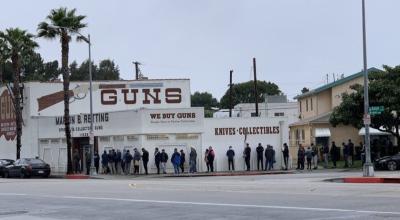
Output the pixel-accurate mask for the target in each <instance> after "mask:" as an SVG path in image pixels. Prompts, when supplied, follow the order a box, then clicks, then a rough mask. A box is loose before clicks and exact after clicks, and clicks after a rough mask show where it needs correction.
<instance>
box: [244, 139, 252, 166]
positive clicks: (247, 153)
mask: <svg viewBox="0 0 400 220" xmlns="http://www.w3.org/2000/svg"><path fill="white" fill-rule="evenodd" d="M250 155H251V148H250V145H249V143H247V145H246V147H245V148H244V151H243V157H244V162H245V163H246V170H247V171H250Z"/></svg>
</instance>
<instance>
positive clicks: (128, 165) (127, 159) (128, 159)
mask: <svg viewBox="0 0 400 220" xmlns="http://www.w3.org/2000/svg"><path fill="white" fill-rule="evenodd" d="M132 160H133V156H132V154H131V152H129V150H127V151H126V154H125V168H124V171H125V175H128V174H130V172H131V162H132Z"/></svg>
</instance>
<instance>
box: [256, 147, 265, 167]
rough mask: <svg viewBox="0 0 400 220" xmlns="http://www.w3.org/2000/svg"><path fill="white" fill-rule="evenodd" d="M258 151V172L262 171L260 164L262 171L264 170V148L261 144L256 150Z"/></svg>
mask: <svg viewBox="0 0 400 220" xmlns="http://www.w3.org/2000/svg"><path fill="white" fill-rule="evenodd" d="M256 151H257V170H260V163H261V170H264V159H263V157H264V147H263V146H262V145H261V143H258V146H257V148H256Z"/></svg>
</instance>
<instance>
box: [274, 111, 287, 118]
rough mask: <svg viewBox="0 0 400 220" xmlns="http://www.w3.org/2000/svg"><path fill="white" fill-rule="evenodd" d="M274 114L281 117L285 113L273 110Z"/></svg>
mask: <svg viewBox="0 0 400 220" xmlns="http://www.w3.org/2000/svg"><path fill="white" fill-rule="evenodd" d="M274 116H275V117H282V116H285V113H283V112H275V113H274Z"/></svg>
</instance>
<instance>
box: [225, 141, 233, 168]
mask: <svg viewBox="0 0 400 220" xmlns="http://www.w3.org/2000/svg"><path fill="white" fill-rule="evenodd" d="M226 156H227V157H228V169H229V171H235V151H234V150H233V149H232V146H229V149H228V151H227V152H226ZM231 167H232V169H231Z"/></svg>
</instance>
